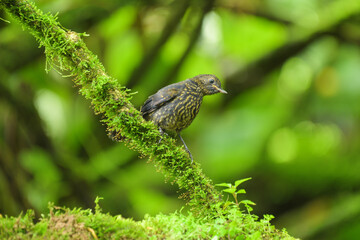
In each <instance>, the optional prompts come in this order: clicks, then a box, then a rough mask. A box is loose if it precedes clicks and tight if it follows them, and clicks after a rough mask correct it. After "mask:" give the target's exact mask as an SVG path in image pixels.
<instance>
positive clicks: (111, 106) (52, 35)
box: [0, 0, 219, 212]
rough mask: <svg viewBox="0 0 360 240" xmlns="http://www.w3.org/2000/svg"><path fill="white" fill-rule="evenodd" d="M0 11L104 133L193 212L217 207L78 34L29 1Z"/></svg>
mask: <svg viewBox="0 0 360 240" xmlns="http://www.w3.org/2000/svg"><path fill="white" fill-rule="evenodd" d="M0 7H3V8H4V9H5V10H6V11H7V12H8V13H9V14H11V15H12V16H13V17H14V18H16V19H17V20H19V22H20V23H22V25H23V26H24V27H25V28H26V29H28V30H29V31H30V32H31V33H32V34H33V35H34V36H35V37H36V39H37V40H38V41H39V43H40V45H42V46H44V47H45V53H46V56H47V61H48V63H49V64H50V65H51V66H57V67H58V68H59V69H60V70H62V71H64V72H67V73H70V74H71V75H72V76H73V77H74V82H75V83H76V84H77V85H78V86H79V88H80V90H79V91H80V93H81V94H82V95H84V96H85V97H86V98H87V99H90V100H91V104H92V106H93V109H94V111H95V113H96V114H101V115H102V116H103V120H102V121H103V122H104V123H105V124H106V125H107V127H108V131H110V132H112V131H114V132H116V133H117V134H118V135H121V136H123V138H122V139H123V140H124V142H125V143H126V144H127V146H128V147H129V148H132V149H134V150H136V151H138V152H139V153H140V154H142V155H144V156H149V157H150V159H152V161H153V163H154V165H155V166H156V168H157V169H158V170H160V171H161V172H163V173H164V175H165V177H166V178H171V179H172V180H173V182H175V183H177V184H178V186H179V188H180V189H181V190H183V191H185V193H184V194H185V196H187V197H188V200H189V204H190V205H191V206H192V207H193V208H195V209H196V210H197V212H199V211H202V212H204V210H205V209H214V208H215V206H214V204H213V203H215V202H218V201H219V193H218V191H216V190H215V189H214V185H213V184H212V181H211V180H210V179H209V178H207V177H206V176H205V175H204V174H203V173H202V170H201V168H200V165H199V164H197V163H194V164H191V162H190V159H188V157H187V154H186V153H185V152H184V150H183V148H182V147H179V146H177V145H175V141H174V140H173V139H171V138H169V137H163V141H161V144H159V143H158V141H159V138H160V133H159V131H158V130H157V128H156V126H155V125H154V124H153V123H151V122H145V121H144V120H143V118H142V117H141V114H140V113H139V111H138V110H136V109H135V108H134V106H133V105H132V104H131V102H130V99H131V97H132V94H131V93H130V91H129V90H128V89H126V88H125V87H122V86H120V84H119V83H118V81H116V79H114V78H112V77H110V76H109V75H107V73H106V71H105V69H104V67H103V65H102V64H101V63H100V61H99V60H98V58H97V57H96V56H95V55H94V54H93V53H92V52H91V51H90V50H88V49H87V47H86V46H85V43H84V42H83V40H82V39H81V37H82V35H81V34H78V33H75V32H73V31H70V30H67V29H65V28H64V27H62V26H61V25H60V23H59V22H57V19H56V17H54V16H52V15H51V14H44V13H42V11H40V10H39V9H37V7H36V6H35V5H34V4H33V3H32V2H30V1H28V0H1V1H0ZM205 212H207V211H205Z"/></svg>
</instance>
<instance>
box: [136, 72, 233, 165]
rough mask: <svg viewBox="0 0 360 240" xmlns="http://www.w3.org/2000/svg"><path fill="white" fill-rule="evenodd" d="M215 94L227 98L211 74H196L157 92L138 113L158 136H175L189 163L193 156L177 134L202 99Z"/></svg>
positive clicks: (196, 110) (194, 113) (192, 115)
mask: <svg viewBox="0 0 360 240" xmlns="http://www.w3.org/2000/svg"><path fill="white" fill-rule="evenodd" d="M216 93H224V94H227V92H226V91H225V90H224V89H222V88H221V82H220V80H219V79H218V78H217V77H216V76H215V75H213V74H200V75H197V76H195V77H192V78H189V79H186V80H184V81H181V82H178V83H173V84H170V85H168V86H166V87H163V88H161V89H160V90H158V91H157V92H156V93H155V94H153V95H151V96H149V97H148V98H147V100H146V101H145V102H144V104H143V106H142V107H141V109H140V111H141V114H142V117H143V118H144V119H145V120H146V121H153V122H154V123H155V125H157V126H158V127H159V131H160V133H161V134H162V135H163V134H164V133H166V132H176V134H177V135H178V136H179V138H180V140H181V142H182V143H183V145H184V147H185V150H186V152H187V153H188V154H189V157H190V159H191V163H192V162H193V156H192V154H191V152H190V150H189V148H188V147H187V146H186V143H185V141H184V139H183V138H182V137H181V131H182V130H183V129H185V128H187V127H188V126H189V125H190V124H191V123H192V121H193V120H194V118H195V117H196V115H197V114H198V112H199V109H200V106H201V103H202V100H203V97H204V96H205V95H213V94H216ZM160 142H161V139H160Z"/></svg>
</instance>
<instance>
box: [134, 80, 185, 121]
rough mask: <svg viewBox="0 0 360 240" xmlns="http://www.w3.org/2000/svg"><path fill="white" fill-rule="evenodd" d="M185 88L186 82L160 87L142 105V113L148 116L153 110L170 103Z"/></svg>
mask: <svg viewBox="0 0 360 240" xmlns="http://www.w3.org/2000/svg"><path fill="white" fill-rule="evenodd" d="M184 88H185V84H183V83H182V84H180V83H174V84H171V85H169V86H166V87H164V88H162V89H160V90H159V91H158V92H157V93H155V94H154V95H151V96H150V97H149V98H148V99H147V100H146V101H145V103H144V105H143V106H142V107H141V113H142V115H143V116H146V115H148V114H150V113H152V112H153V111H155V110H157V109H159V108H160V107H161V106H163V105H165V104H167V103H169V102H170V101H172V100H173V99H174V98H176V97H177V96H179V95H180V93H181V91H182V90H183V89H184Z"/></svg>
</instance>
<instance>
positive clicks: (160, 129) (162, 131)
mask: <svg viewBox="0 0 360 240" xmlns="http://www.w3.org/2000/svg"><path fill="white" fill-rule="evenodd" d="M159 132H160V134H161V137H160V140H159V143H161V140H162V135H164V134H166V135H168V134H167V133H166V132H165V131H164V130H163V129H162V128H161V127H159Z"/></svg>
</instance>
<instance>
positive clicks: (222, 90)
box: [213, 85, 227, 94]
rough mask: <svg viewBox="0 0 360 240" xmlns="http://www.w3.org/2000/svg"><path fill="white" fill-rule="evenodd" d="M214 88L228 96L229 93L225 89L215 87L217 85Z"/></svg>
mask: <svg viewBox="0 0 360 240" xmlns="http://www.w3.org/2000/svg"><path fill="white" fill-rule="evenodd" d="M213 86H214V88H216V90H218V91H219V92H221V93H224V94H227V91H225V90H224V89H221V88H219V87H218V86H215V85H213Z"/></svg>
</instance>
